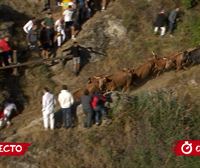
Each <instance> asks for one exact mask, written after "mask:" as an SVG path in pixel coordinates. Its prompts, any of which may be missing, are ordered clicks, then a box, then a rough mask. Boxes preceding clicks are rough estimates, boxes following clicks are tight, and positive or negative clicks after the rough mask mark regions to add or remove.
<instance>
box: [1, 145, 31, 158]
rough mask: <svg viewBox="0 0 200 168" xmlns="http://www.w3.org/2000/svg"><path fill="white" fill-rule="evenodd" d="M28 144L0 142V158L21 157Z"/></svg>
mask: <svg viewBox="0 0 200 168" xmlns="http://www.w3.org/2000/svg"><path fill="white" fill-rule="evenodd" d="M30 145H31V144H30V143H14V142H10V143H9V142H8V143H7V142H0V156H23V155H24V154H25V153H26V152H27V151H28V147H29V146H30Z"/></svg>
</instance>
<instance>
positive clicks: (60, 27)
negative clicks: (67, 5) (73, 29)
mask: <svg viewBox="0 0 200 168" xmlns="http://www.w3.org/2000/svg"><path fill="white" fill-rule="evenodd" d="M54 27H55V30H56V37H57V38H56V40H57V46H58V47H60V46H61V45H62V43H63V42H64V41H65V39H66V34H65V29H64V20H63V18H62V17H61V18H59V19H58V20H57V21H56V22H55V26H54Z"/></svg>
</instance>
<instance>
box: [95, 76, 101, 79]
mask: <svg viewBox="0 0 200 168" xmlns="http://www.w3.org/2000/svg"><path fill="white" fill-rule="evenodd" d="M93 77H94V78H95V79H100V78H101V77H99V76H93Z"/></svg>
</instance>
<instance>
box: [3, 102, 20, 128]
mask: <svg viewBox="0 0 200 168" xmlns="http://www.w3.org/2000/svg"><path fill="white" fill-rule="evenodd" d="M16 111H17V107H16V105H15V104H14V103H10V102H8V103H5V106H4V110H3V113H4V121H5V122H6V124H7V126H10V125H11V117H12V115H13V113H14V112H16Z"/></svg>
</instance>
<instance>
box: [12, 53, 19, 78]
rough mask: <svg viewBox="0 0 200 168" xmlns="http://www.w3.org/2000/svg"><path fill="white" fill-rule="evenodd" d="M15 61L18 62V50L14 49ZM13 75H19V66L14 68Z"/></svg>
mask: <svg viewBox="0 0 200 168" xmlns="http://www.w3.org/2000/svg"><path fill="white" fill-rule="evenodd" d="M13 63H14V64H17V63H18V62H17V50H13ZM13 75H16V76H17V75H18V69H17V68H13Z"/></svg>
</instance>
